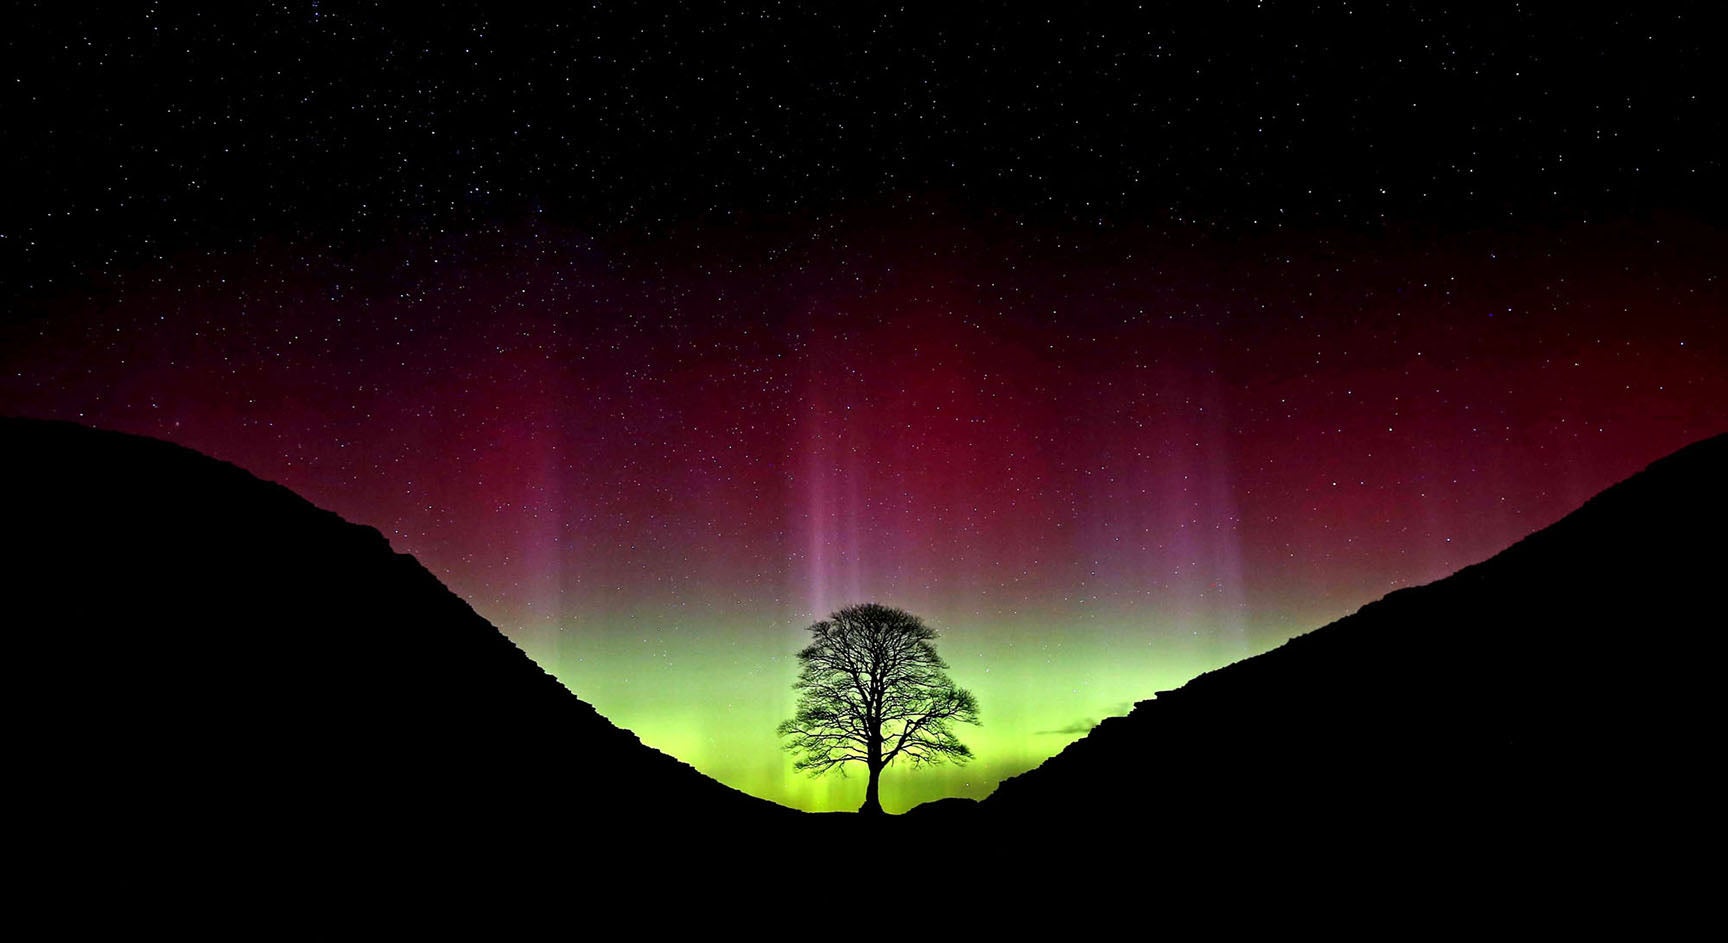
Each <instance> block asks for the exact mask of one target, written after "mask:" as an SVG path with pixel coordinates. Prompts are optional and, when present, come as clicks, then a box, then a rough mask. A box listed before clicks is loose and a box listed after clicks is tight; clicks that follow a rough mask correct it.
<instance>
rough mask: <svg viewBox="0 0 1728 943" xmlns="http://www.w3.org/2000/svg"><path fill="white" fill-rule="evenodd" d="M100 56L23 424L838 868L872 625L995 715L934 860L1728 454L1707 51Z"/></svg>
mask: <svg viewBox="0 0 1728 943" xmlns="http://www.w3.org/2000/svg"><path fill="white" fill-rule="evenodd" d="M69 6H73V5H67V4H47V3H26V4H21V5H19V9H18V10H16V11H15V12H14V13H13V14H12V15H11V18H10V25H9V29H8V30H7V32H6V35H4V36H0V51H3V52H4V55H0V74H3V77H4V80H5V81H4V84H3V87H0V109H3V115H0V116H3V119H4V127H5V129H6V131H5V139H6V147H5V148H3V149H0V169H3V170H4V173H5V179H6V180H7V181H8V183H9V186H8V193H7V195H6V197H5V200H4V209H3V210H0V412H5V413H9V414H18V415H28V416H40V417H49V418H61V419H73V420H78V421H82V422H85V423H88V424H92V425H97V426H102V427H107V428H114V429H121V430H124V431H129V432H136V433H142V434H147V435H153V436H159V437H163V438H167V439H170V440H172V441H175V442H179V443H182V444H185V445H188V446H190V447H193V448H196V449H199V450H200V451H204V452H206V453H208V454H211V455H214V456H217V457H219V458H223V459H226V460H229V461H233V462H235V463H238V464H240V465H242V466H243V467H246V468H247V469H249V470H251V471H253V472H254V473H256V474H258V475H260V476H261V477H264V478H268V479H272V480H275V481H279V482H282V483H283V484H286V485H288V486H289V487H291V488H293V489H295V490H296V491H298V492H299V493H301V494H303V495H305V496H306V497H308V498H309V499H310V500H312V501H313V502H315V503H317V504H319V505H321V506H323V507H327V508H330V509H332V510H335V511H337V512H339V513H341V514H342V515H344V516H345V517H347V518H349V519H350V520H354V521H358V522H362V523H367V524H371V525H373V526H376V527H378V528H379V529H380V530H382V531H383V532H384V533H385V535H386V536H388V537H389V538H390V540H391V541H392V543H393V544H394V546H395V547H396V548H397V549H399V550H402V551H406V552H410V553H413V554H414V555H415V556H417V557H418V558H419V559H420V560H421V561H422V562H424V563H425V564H426V565H427V566H428V567H429V568H430V569H431V570H432V571H433V572H434V573H436V574H437V575H438V576H439V577H440V578H441V579H442V580H443V581H444V582H445V583H446V584H447V585H449V586H450V587H451V588H452V589H453V590H455V591H456V592H457V593H458V594H460V595H462V596H463V597H464V598H465V599H467V600H468V601H469V602H471V603H472V604H473V605H474V606H475V608H476V609H477V610H478V611H479V612H480V613H481V614H482V615H484V616H486V617H487V618H488V619H490V620H491V621H492V622H493V623H494V624H496V625H498V626H499V627H500V628H501V629H502V630H503V631H504V632H505V633H506V634H508V635H509V636H510V637H511V638H512V639H514V640H515V641H516V642H517V643H518V644H519V645H521V646H522V647H523V648H524V650H526V651H527V652H528V653H529V654H530V655H532V656H533V657H534V658H535V659H536V660H537V661H539V662H540V663H541V664H542V665H543V666H544V667H546V668H547V670H549V671H551V672H553V673H554V674H556V675H557V676H558V677H559V678H561V679H562V680H564V681H565V683H566V684H568V685H569V686H570V687H571V688H572V689H573V690H574V691H576V693H578V694H579V695H581V696H582V697H583V698H585V699H587V700H589V701H590V702H592V703H594V704H595V705H596V706H597V707H599V708H600V710H601V711H602V712H603V713H605V714H606V715H607V716H609V717H611V718H612V719H613V720H614V721H616V722H618V723H619V724H621V725H623V726H625V727H628V728H630V729H632V730H634V731H635V732H637V733H638V734H639V735H640V736H641V737H642V738H643V739H644V740H645V741H646V742H648V743H649V744H651V745H654V746H656V747H659V748H661V749H663V750H666V751H667V752H669V753H672V754H673V755H675V756H678V757H679V758H681V759H684V760H687V761H689V762H691V763H692V764H694V765H695V766H697V767H698V768H699V769H701V770H703V771H704V772H707V773H709V774H710V775H713V776H715V777H717V778H719V779H721V780H722V781H724V782H727V783H729V784H731V785H734V786H737V787H739V788H742V789H745V790H746V791H749V792H752V793H754V794H757V795H761V796H764V797H766V798H769V799H773V800H775V801H779V802H784V803H787V804H790V805H794V806H797V807H800V808H807V809H833V808H854V807H856V806H857V804H858V803H859V802H860V801H861V799H862V795H863V788H864V777H863V776H862V775H854V776H851V777H849V778H840V777H836V776H830V777H828V778H825V779H819V780H811V779H809V778H806V777H804V776H802V775H800V774H797V773H794V772H793V771H792V770H791V766H790V763H791V761H790V758H789V757H787V756H785V755H784V754H783V753H782V752H781V751H780V750H779V749H778V747H777V743H776V739H775V736H774V727H775V725H776V724H777V723H778V722H779V721H780V720H781V719H784V718H785V717H787V716H789V715H790V713H791V710H792V705H793V703H794V695H793V692H792V689H791V682H792V680H793V678H794V677H795V676H796V673H797V663H796V659H795V658H794V657H793V656H794V654H795V653H796V651H797V650H798V648H800V647H801V646H802V644H803V643H804V639H805V637H806V633H805V632H804V627H805V626H807V625H809V624H810V623H811V622H812V621H814V620H816V619H818V618H821V617H822V616H824V615H826V614H827V613H828V612H830V611H832V610H833V609H836V608H839V607H841V606H843V605H847V604H850V603H855V602H862V601H876V602H881V603H884V604H887V605H891V606H896V607H899V608H903V609H907V610H909V611H911V612H914V613H916V614H918V615H920V616H921V617H923V618H924V619H925V621H926V622H928V623H929V624H931V625H932V626H934V627H935V628H937V629H938V630H939V631H940V632H941V633H942V635H941V638H940V639H939V641H938V647H939V649H940V651H941V652H942V654H943V655H944V656H945V657H946V658H947V660H948V662H949V664H950V669H951V670H950V674H951V675H952V676H953V678H954V679H955V681H956V682H957V683H959V684H961V685H963V686H965V687H968V688H970V689H971V690H973V691H974V692H975V693H976V694H977V695H978V699H979V702H980V706H981V709H982V715H983V719H984V724H983V726H982V727H980V728H975V729H974V728H966V729H963V730H962V731H961V733H962V739H964V740H965V741H966V742H967V743H968V744H969V745H970V746H971V747H972V748H973V750H974V752H975V753H976V754H977V756H978V759H977V761H975V762H974V763H973V764H972V765H970V766H968V767H964V768H952V767H950V768H940V769H925V770H919V771H916V772H910V773H906V772H901V773H898V774H896V773H894V772H893V771H890V774H889V775H887V776H886V777H885V779H884V786H883V801H884V804H885V805H886V806H887V807H888V808H889V810H890V811H898V810H901V809H904V808H907V807H909V806H911V805H913V804H915V803H916V802H918V801H922V800H925V799H931V798H936V797H939V796H943V795H969V796H983V795H986V794H988V792H989V791H990V790H991V789H992V788H993V787H994V785H995V784H996V782H998V781H999V780H1000V779H1001V778H1003V777H1004V776H1008V775H1012V774H1015V773H1018V772H1021V771H1023V770H1025V769H1028V768H1030V767H1031V766H1034V765H1036V764H1037V763H1038V762H1039V761H1040V760H1042V759H1043V758H1044V757H1047V756H1049V755H1050V754H1052V753H1054V752H1055V751H1057V750H1059V749H1061V747H1062V746H1063V745H1065V744H1066V743H1068V742H1070V741H1071V740H1073V739H1074V738H1076V737H1078V736H1080V735H1081V734H1083V733H1084V732H1085V730H1086V729H1087V728H1088V727H1089V726H1090V725H1091V724H1092V723H1095V722H1096V721H1097V720H1099V719H1100V718H1102V717H1105V716H1110V715H1113V714H1119V713H1123V712H1125V711H1126V710H1128V708H1129V707H1130V706H1131V705H1132V703H1133V702H1134V701H1136V700H1139V699H1143V698H1146V697H1150V696H1152V695H1153V694H1154V693H1155V692H1156V691H1159V690H1163V689H1168V688H1170V687H1174V686H1176V685H1179V684H1181V683H1182V682H1183V681H1185V680H1187V679H1188V678H1190V677H1192V676H1193V675H1195V674H1197V673H1199V672H1201V671H1205V670H1208V669H1210V668H1214V667H1218V666H1220V665H1223V664H1227V663H1229V662H1231V661H1234V660H1237V659H1240V658H1242V657H1245V656H1247V655H1251V654H1254V653H1256V652H1260V651H1264V650H1266V649H1268V648H1271V647H1273V646H1275V645H1277V644H1279V643H1280V642H1282V641H1283V640H1285V639H1287V638H1289V637H1291V636H1292V635H1295V634H1298V633H1300V632H1303V631H1306V630H1308V629H1312V628H1315V627H1317V626H1319V625H1321V624H1323V623H1324V622H1326V621H1329V620H1331V619H1333V618H1336V617H1338V616H1341V615H1344V614H1346V613H1348V612H1350V611H1352V610H1353V609H1354V608H1355V607H1357V606H1360V605H1361V604H1363V603H1365V602H1368V601H1370V600H1372V599H1375V598H1378V597H1379V596H1381V595H1383V594H1385V593H1386V592H1389V591H1391V590H1393V589H1396V588H1398V587H1401V586H1409V585H1414V584H1420V583H1423V582H1427V581H1430V580H1433V579H1436V578H1438V577H1441V576H1444V575H1446V574H1447V573H1450V572H1452V571H1453V570H1455V569H1457V568H1458V567H1460V566H1463V565H1466V564H1469V563H1472V562H1475V561H1478V560H1481V559H1484V558H1486V557H1487V556H1489V555H1491V554H1493V553H1495V552H1497V551H1498V550H1500V549H1502V548H1504V547H1506V546H1507V545H1509V544H1510V543H1512V542H1513V541H1515V540H1517V539H1518V538H1519V537H1522V536H1523V535H1525V534H1527V533H1529V532H1530V531H1532V530H1534V529H1536V528H1539V527H1541V526H1544V525H1546V524H1549V523H1551V522H1553V521H1554V520H1556V519H1558V518H1559V517H1560V516H1562V515H1563V514H1565V513H1567V512H1568V511H1570V510H1571V509H1573V508H1575V507H1576V506H1577V505H1578V504H1579V503H1580V502H1582V501H1583V500H1584V499H1585V498H1587V497H1589V496H1590V495H1592V494H1594V493H1595V492H1596V491H1598V490H1600V489H1601V488H1603V487H1605V486H1607V485H1608V484H1611V483H1613V482H1614V481H1617V480H1619V479H1621V478H1623V477H1625V476H1626V475H1628V474H1631V473H1632V472H1634V471H1636V470H1638V469H1639V468H1641V467H1642V466H1643V465H1644V464H1646V463H1648V462H1649V461H1651V460H1653V459H1655V458H1658V457H1660V456H1661V455H1663V454H1666V453H1667V452H1670V451H1672V450H1674V449H1676V448H1678V447H1680V446H1682V445H1684V444H1687V443H1689V442H1691V441H1694V440H1696V439H1699V438H1702V437H1704V436H1706V435H1710V434H1714V433H1718V432H1722V431H1724V430H1728V305H1725V303H1724V288H1723V277H1724V274H1725V272H1724V270H1725V269H1728V264H1725V263H1724V259H1728V230H1725V228H1724V223H1725V219H1728V217H1725V214H1724V195H1725V194H1728V187H1725V186H1724V173H1723V171H1724V167H1723V160H1724V158H1723V155H1724V153H1728V149H1725V147H1724V144H1725V143H1728V137H1725V135H1724V117H1723V116H1724V114H1725V113H1728V107H1725V103H1724V102H1723V100H1722V93H1721V92H1720V91H1719V86H1720V85H1721V84H1722V83H1721V82H1720V80H1721V78H1722V76H1721V66H1720V63H1721V61H1723V56H1724V54H1725V53H1728V50H1725V49H1723V48H1722V47H1723V45H1724V44H1723V42H1722V41H1721V40H1720V38H1719V36H1720V35H1721V34H1720V33H1719V31H1716V30H1713V29H1710V28H1707V25H1706V21H1705V19H1704V17H1703V14H1704V13H1705V11H1707V9H1708V7H1709V5H1708V4H1702V3H1699V4H1688V3H1675V4H1644V5H1640V6H1639V7H1638V8H1637V9H1631V10H1621V11H1614V12H1591V11H1586V10H1584V9H1582V8H1578V7H1576V6H1570V7H1556V9H1557V10H1559V12H1552V13H1551V12H1548V11H1547V7H1546V6H1544V5H1529V4H1517V5H1504V6H1505V7H1506V8H1505V9H1499V10H1494V11H1490V12H1482V11H1480V10H1473V9H1470V7H1471V6H1474V5H1464V4H1455V5H1449V4H1438V3H1437V4H1371V3H1323V4H1286V3H1242V2H1220V3H1215V4H1186V5H1180V8H1178V9H1175V10H1172V9H1166V8H1164V5H1145V6H1144V7H1140V8H1133V9H1129V8H1128V6H1127V5H1124V4H1098V5H1093V4H1087V3H1077V4H1065V5H1062V6H1061V7H1060V8H1047V9H1038V10H1030V9H1029V10H1024V11H1017V12H1016V11H1006V10H1005V9H1003V8H1002V6H1001V5H1000V4H996V5H977V6H973V5H969V4H948V5H943V8H942V9H941V10H939V11H930V10H921V9H918V8H915V7H902V6H897V5H883V6H877V5H858V7H859V8H858V9H847V10H844V11H831V10H824V9H819V8H817V7H818V6H819V5H776V4H737V3H703V4H670V3H669V4H632V3H611V4H607V3H597V4H592V5H585V6H580V7H573V8H569V9H564V10H557V11H552V12H542V13H539V14H514V15H510V16H506V15H505V14H503V13H502V12H498V11H493V12H487V11H486V10H485V9H484V7H483V5H479V4H452V3H425V4H414V5H402V6H395V5H390V4H338V3H315V2H306V3H279V4H270V5H256V6H248V7H247V8H246V9H238V10H230V9H219V10H211V9H202V10H201V9H198V8H197V5H190V4H186V5H180V4H166V3H148V4H146V3H140V4H133V5H128V7H127V8H126V9H124V10H121V11H118V12H117V11H114V10H102V11H94V10H89V9H67V8H68V7H69ZM205 6H208V5H205ZM806 7H808V8H806ZM1189 8H1195V9H1189ZM524 17H525V18H524ZM235 631H237V632H241V631H245V628H244V624H243V622H240V623H237V625H236V628H235ZM1628 631H1629V632H1635V631H1638V628H1637V627H1628ZM1484 657H1492V653H1491V652H1485V653H1484ZM561 746H562V745H558V744H549V745H548V748H549V749H558V748H561ZM1127 785H1130V786H1131V784H1127Z"/></svg>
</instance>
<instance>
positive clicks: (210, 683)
mask: <svg viewBox="0 0 1728 943" xmlns="http://www.w3.org/2000/svg"><path fill="white" fill-rule="evenodd" d="M0 454H3V455H4V456H5V460H4V462H3V463H0V495H3V496H4V501H5V503H6V511H5V520H6V528H5V533H6V543H7V548H8V556H9V557H10V558H11V560H12V562H11V563H10V564H9V565H8V572H7V578H6V582H7V592H6V597H7V598H6V607H7V610H8V617H7V619H6V620H5V621H6V625H7V632H6V645H7V649H8V658H7V660H6V663H7V665H8V668H9V673H10V678H9V685H8V687H9V689H10V695H11V701H12V704H13V708H12V719H13V724H12V727H13V730H14V731H15V733H14V745H13V748H12V751H11V755H12V759H13V768H14V769H16V770H19V771H20V773H19V774H18V780H19V782H20V783H21V784H22V785H23V786H24V792H25V796H26V798H24V799H23V800H21V802H22V807H24V808H28V809H31V810H32V815H33V817H34V818H33V821H34V822H35V823H37V824H41V825H43V826H44V827H45V828H47V829H49V830H50V831H51V832H52V833H53V836H54V838H53V842H52V843H53V845H54V846H55V847H56V848H70V849H79V848H82V849H84V852H83V853H88V849H89V848H91V847H100V848H103V849H107V850H112V849H116V848H126V847H150V848H160V847H164V846H171V847H175V848H179V849H187V848H194V849H204V850H205V851H204V852H203V853H208V854H216V855H226V856H230V860H235V861H241V862H247V863H248V866H255V865H257V864H258V863H259V862H261V861H264V860H277V861H280V860H281V859H283V857H284V856H286V855H287V854H288V849H302V850H303V849H305V848H307V847H311V846H318V847H323V848H325V849H336V848H340V849H342V850H343V852H342V853H343V854H344V855H361V856H364V855H365V854H367V853H368V849H375V850H376V849H390V850H391V853H392V854H400V853H401V852H402V850H403V849H404V848H408V847H420V848H430V849H438V850H439V851H440V852H441V853H451V854H454V853H459V851H460V850H464V849H473V848H475V847H479V846H492V845H495V844H497V843H498V842H500V841H501V840H504V838H503V837H504V836H509V838H508V842H510V843H548V844H551V843H559V844H565V845H567V846H568V847H573V848H584V847H585V848H588V849H590V850H592V849H595V848H605V849H612V848H617V847H621V846H625V845H627V844H632V843H640V842H643V841H649V842H651V841H652V838H653V836H656V835H662V834H671V833H678V834H692V833H693V834H698V835H700V834H704V833H707V832H713V831H716V830H719V831H727V830H739V829H747V828H750V827H751V826H752V824H753V823H759V822H762V821H766V820H779V819H781V818H782V817H784V816H787V815H792V814H793V813H791V812H790V810H786V809H783V808H781V807H779V806H775V805H773V804H771V803H767V802H763V801H761V800H758V799H755V798H752V797H749V796H746V795H744V794H742V793H739V792H737V791H735V790H732V789H730V788H728V787H725V786H723V785H721V784H719V783H717V782H714V781H713V780H710V779H708V778H707V777H705V776H703V775H701V774H700V773H698V772H697V771H696V770H694V769H692V768H691V767H689V766H687V765H685V764H683V763H681V762H679V761H677V760H675V759H673V758H671V757H669V756H666V755H665V754H662V753H660V752H658V751H656V750H653V749H650V748H648V747H646V746H644V745H643V744H641V743H640V742H639V741H638V740H637V738H636V737H635V736H634V735H633V734H631V733H629V732H628V731H625V730H621V729H619V728H618V727H616V726H614V725H613V724H612V723H611V722H609V721H608V720H606V719H605V718H604V717H602V716H600V715H599V714H598V713H596V712H595V710H594V709H593V708H592V707H591V706H590V705H588V704H587V703H585V702H583V701H582V700H580V699H579V698H577V697H576V696H575V695H573V694H572V693H571V692H570V691H568V690H567V689H565V688H564V686H563V685H562V684H560V683H559V682H558V681H557V680H556V679H554V678H553V677H551V676H550V675H548V674H547V673H546V672H545V671H543V670H542V669H541V668H540V667H539V666H538V665H536V664H535V663H534V662H533V661H532V660H530V659H529V658H528V657H527V656H526V655H525V654H524V653H523V652H522V651H521V650H519V649H518V648H517V647H516V646H515V645H514V644H513V643H511V642H510V641H509V640H508V639H507V638H505V637H504V636H503V635H502V634H500V633H499V632H498V630H497V629H495V628H494V627H493V626H492V625H490V624H489V623H487V622H486V621H485V620H484V619H482V618H481V617H480V616H479V615H477V614H476V613H475V612H474V611H473V609H471V608H470V607H469V606H468V605H467V604H466V603H465V602H463V601H462V600H461V599H459V598H457V597H456V596H455V595H454V594H452V593H451V592H450V591H449V590H448V589H446V588H445V587H444V586H443V585H442V584H441V583H439V581H438V580H437V579H436V578H435V577H433V576H432V574H431V573H429V572H427V570H426V569H425V568H424V567H422V566H421V565H420V564H419V563H418V562H417V561H415V560H414V559H413V558H412V557H409V556H406V555H403V554H398V553H395V552H394V551H392V549H391V547H390V545H389V543H388V541H386V540H385V539H384V537H383V536H382V535H381V534H380V533H379V532H378V531H376V530H374V529H372V528H370V527H364V526H360V525H357V524H352V523H349V522H347V521H344V520H342V519H341V518H340V517H338V516H337V515H335V514H332V513H330V512H328V511H323V510H320V509H318V508H316V507H314V506H313V505H311V504H310V503H308V502H306V501H305V500H303V499H301V498H300V497H298V496H296V495H295V494H293V493H292V492H290V491H288V490H287V489H285V488H283V487H280V486H278V485H275V484H271V483H268V482H265V481H260V480H258V479H257V478H254V477H253V476H251V475H250V474H248V473H246V472H245V471H242V470H241V469H239V468H236V467H234V466H232V465H228V464H225V463H222V462H219V461H216V460H214V459H211V458H208V457H206V456H203V455H200V454H197V453H195V452H192V451H190V450H187V449H184V448H180V447H178V446H174V445H171V444H168V443H166V442H160V441H155V440H150V439H144V438H138V437H133V436H127V435H121V434H117V433H110V432H100V431H95V430H90V429H86V428H82V427H79V426H76V425H71V424H66V423H50V422H38V421H31V420H20V419H3V420H0ZM626 833H627V834H626Z"/></svg>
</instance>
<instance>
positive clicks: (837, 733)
mask: <svg viewBox="0 0 1728 943" xmlns="http://www.w3.org/2000/svg"><path fill="white" fill-rule="evenodd" d="M810 634H811V635H812V636H813V637H814V639H813V641H811V643H810V645H809V646H808V647H806V648H805V649H804V650H803V651H801V652H799V653H798V660H799V662H801V663H802V664H803V670H802V671H800V672H799V675H798V680H797V681H796V682H794V683H793V685H792V687H793V689H794V690H796V691H797V692H798V694H799V696H798V710H797V714H796V715H795V716H793V718H792V719H791V720H788V721H785V722H784V723H782V724H781V725H780V728H779V734H780V736H782V737H789V738H791V739H789V740H787V741H786V742H785V743H783V744H782V746H783V747H784V748H785V749H786V750H788V751H790V752H791V753H793V754H794V755H795V756H796V757H797V761H796V762H795V763H794V764H793V765H794V766H795V767H796V768H798V769H800V770H809V771H810V773H811V775H813V776H820V775H822V774H823V773H826V772H828V771H829V770H832V769H835V768H840V769H841V771H842V772H844V768H845V764H847V763H863V764H864V766H865V768H866V769H868V770H869V771H870V784H869V786H868V787H867V788H866V789H865V792H864V805H863V806H861V807H860V808H859V809H858V811H859V812H866V813H874V814H880V813H881V812H882V802H881V798H880V790H879V786H878V783H879V781H880V779H881V775H882V770H883V769H884V768H886V767H887V766H888V764H890V763H892V762H894V761H895V760H897V759H901V758H904V759H905V760H907V761H908V762H910V763H912V764H913V765H914V766H921V765H924V764H926V763H940V762H942V761H944V760H951V761H953V762H955V763H965V762H966V761H967V760H970V759H971V758H972V751H971V750H969V749H967V748H966V745H965V744H964V743H961V742H960V740H959V738H958V737H956V736H954V732H953V731H952V730H951V729H950V727H949V725H950V724H951V723H954V722H959V723H964V724H976V723H978V700H977V698H974V697H973V696H972V692H970V691H967V690H965V689H963V688H957V687H955V686H954V682H953V681H950V680H949V679H948V675H947V674H945V673H944V670H945V669H946V668H947V667H948V665H947V663H946V662H944V661H943V660H942V658H941V656H939V655H937V654H936V648H935V646H933V645H931V644H930V641H931V639H934V638H936V630H934V629H932V628H930V627H929V626H926V625H925V624H924V623H923V622H922V621H920V620H919V619H918V617H917V616H914V615H911V614H909V613H906V612H902V611H901V610H899V609H892V608H889V607H888V606H881V605H877V604H876V603H864V604H862V605H857V606H848V607H847V608H845V609H841V610H840V611H839V612H836V613H834V614H832V615H830V616H829V617H828V618H827V619H826V620H824V621H822V622H818V623H816V624H815V625H812V626H810Z"/></svg>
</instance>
